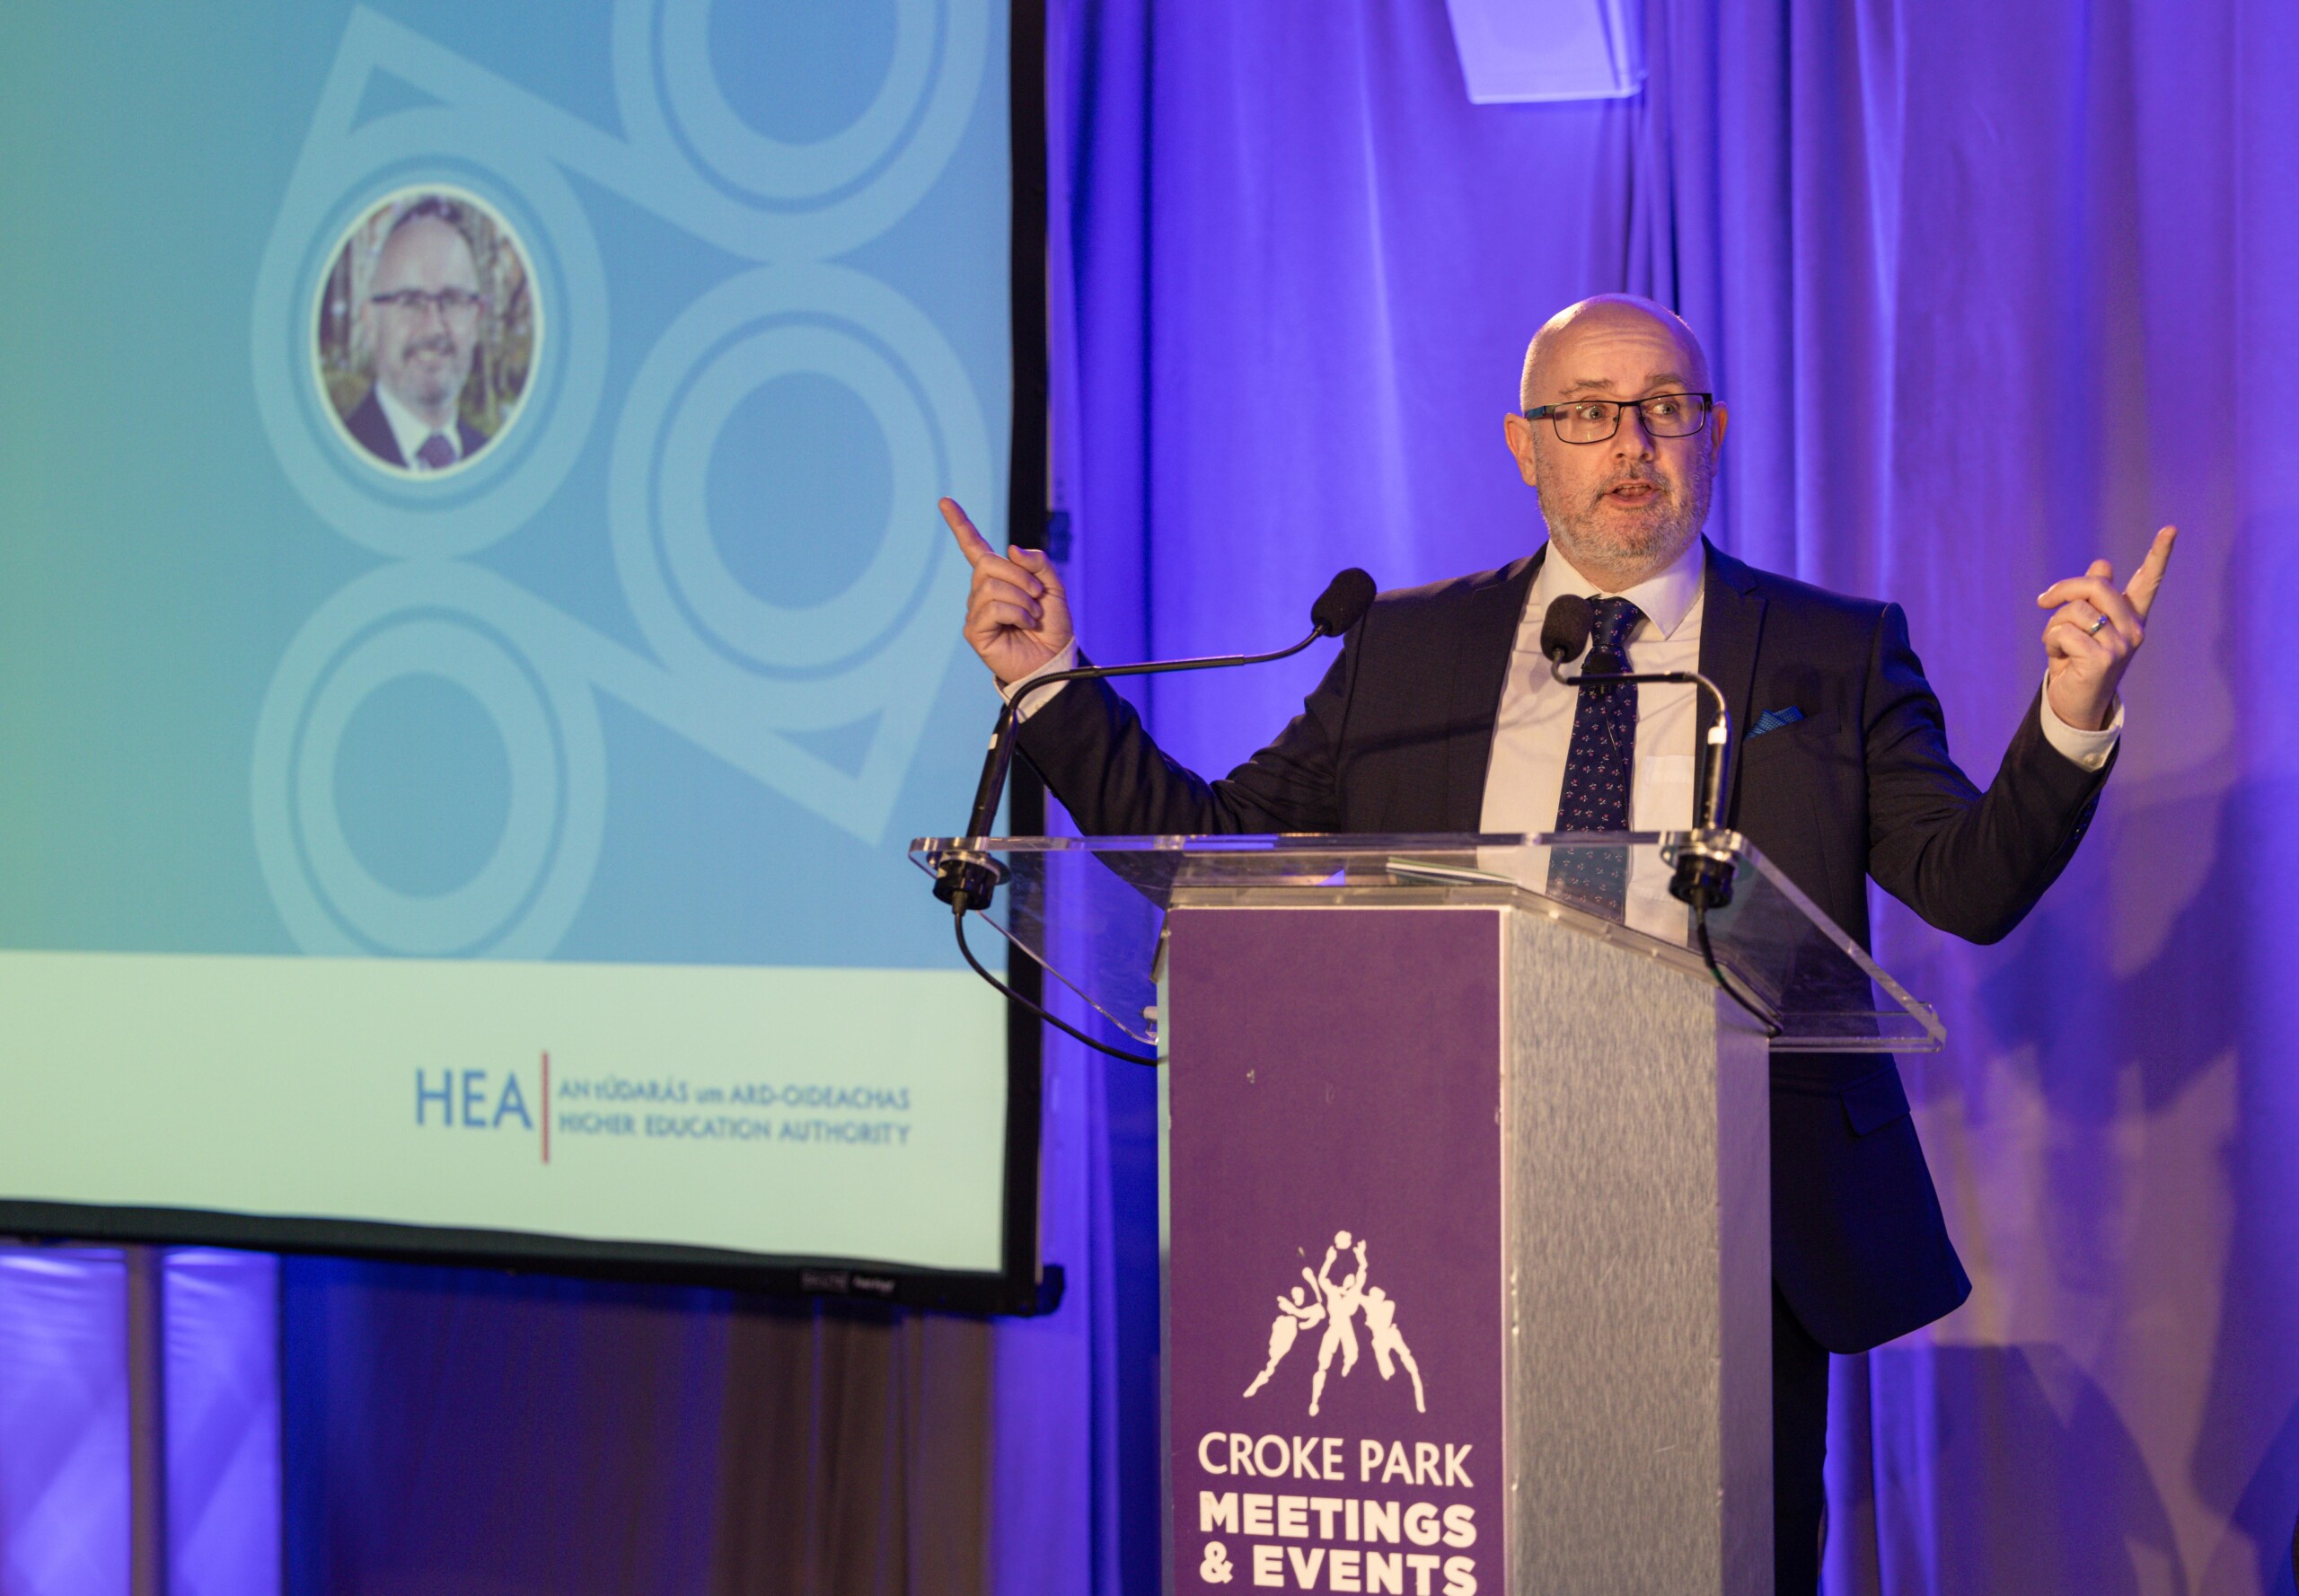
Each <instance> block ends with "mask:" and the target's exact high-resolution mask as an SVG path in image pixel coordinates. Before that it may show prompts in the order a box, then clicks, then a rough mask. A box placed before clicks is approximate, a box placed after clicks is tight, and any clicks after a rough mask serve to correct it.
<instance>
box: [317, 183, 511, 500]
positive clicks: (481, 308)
mask: <svg viewBox="0 0 2299 1596" xmlns="http://www.w3.org/2000/svg"><path fill="white" fill-rule="evenodd" d="M486 308H487V301H486V298H485V297H484V296H483V295H481V294H480V285H479V264H478V261H477V260H476V259H475V258H474V257H473V256H472V254H471V241H470V240H469V239H467V238H466V237H464V236H463V230H462V211H461V207H458V206H457V205H455V203H454V201H453V200H450V199H446V198H441V197H439V196H436V195H427V196H426V197H424V198H420V199H418V200H415V201H414V202H412V203H411V204H410V205H408V206H407V207H405V208H404V209H402V210H401V212H400V213H399V215H398V216H395V217H393V218H392V225H391V227H390V230H389V231H388V232H386V233H385V234H384V235H383V246H382V247H381V248H380V249H378V250H377V251H376V252H375V266H374V273H373V274H372V276H371V278H370V280H369V284H368V292H367V297H366V299H364V300H362V301H361V302H360V304H359V308H358V312H357V315H358V327H359V336H360V341H361V342H362V343H363V344H365V345H366V347H367V348H370V349H372V350H373V351H374V362H375V381H374V386H373V387H371V388H369V389H368V390H367V394H366V398H364V399H362V400H361V401H359V403H358V404H357V406H356V407H354V409H353V410H352V411H351V413H350V414H349V415H348V416H347V417H345V418H344V422H343V424H344V426H345V428H347V429H348V430H349V432H350V434H351V436H352V437H353V438H355V439H357V442H358V444H359V446H360V447H361V448H364V449H366V451H367V453H368V454H373V455H374V457H375V458H376V459H377V460H380V461H382V462H383V463H384V464H385V465H388V466H392V467H395V468H396V469H398V470H400V471H405V472H418V473H421V472H436V471H445V470H446V469H448V468H449V467H450V466H453V465H455V464H457V463H460V462H462V461H464V460H468V459H469V458H471V456H472V455H473V454H477V453H479V451H480V450H481V449H483V448H485V447H486V446H487V441H488V440H487V435H486V434H485V433H483V432H481V431H480V430H479V428H476V427H473V426H472V425H471V423H470V422H468V421H466V420H464V419H462V414H461V411H460V409H459V407H460V405H461V403H462V392H463V384H465V383H466V382H468V381H469V380H470V378H471V357H472V356H473V355H475V354H476V353H477V352H478V347H479V342H478V340H479V325H480V318H481V316H482V314H483V313H484V312H485V310H486Z"/></svg>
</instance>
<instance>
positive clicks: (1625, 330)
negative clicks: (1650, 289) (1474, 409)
mask: <svg viewBox="0 0 2299 1596" xmlns="http://www.w3.org/2000/svg"><path fill="white" fill-rule="evenodd" d="M1627 340H1634V341H1635V342H1638V343H1642V344H1645V345H1647V346H1651V345H1653V344H1654V343H1656V342H1658V343H1663V344H1665V345H1666V346H1667V348H1665V349H1655V351H1654V353H1653V354H1652V356H1651V357H1648V358H1647V359H1646V360H1645V362H1644V363H1645V364H1646V365H1649V366H1654V367H1655V368H1656V369H1654V370H1652V371H1648V372H1644V373H1643V374H1641V375H1643V376H1645V377H1646V378H1649V379H1650V380H1649V381H1648V382H1646V383H1645V384H1643V385H1642V386H1641V387H1640V389H1639V392H1652V391H1653V390H1655V389H1659V388H1683V389H1687V390H1690V391H1692V392H1703V393H1704V392H1708V390H1709V383H1708V356H1707V355H1706V354H1705V353H1704V351H1703V350H1702V348H1701V347H1700V339H1697V338H1695V337H1694V336H1693V331H1692V329H1691V328H1689V327H1687V326H1686V325H1685V323H1684V321H1683V319H1682V318H1681V317H1679V316H1678V314H1677V313H1676V312H1674V311H1672V310H1670V309H1669V307H1668V306H1667V305H1665V304H1659V303H1657V302H1655V301H1653V300H1650V299H1645V298H1642V297H1640V296H1639V295H1634V294H1599V295H1596V296H1594V297H1593V298H1590V299H1584V300H1582V301H1581V303H1580V304H1568V305H1566V306H1565V307H1564V308H1563V310H1561V311H1559V312H1557V313H1556V314H1555V315H1553V316H1551V317H1550V318H1549V319H1548V320H1547V321H1546V322H1543V323H1542V324H1541V330H1540V331H1538V332H1536V333H1534V334H1533V341H1532V342H1531V343H1530V344H1528V345H1527V346H1526V348H1525V369H1524V374H1523V375H1522V377H1521V378H1520V379H1519V382H1518V386H1517V408H1518V409H1519V410H1531V409H1532V408H1533V407H1534V406H1535V405H1537V404H1555V403H1556V402H1557V401H1560V400H1565V399H1571V398H1574V397H1576V396H1578V395H1580V394H1583V393H1585V394H1588V395H1590V396H1591V397H1596V398H1608V397H1609V398H1615V399H1619V398H1629V397H1634V395H1629V394H1621V393H1615V392H1611V391H1610V386H1609V384H1606V383H1604V382H1602V381H1601V380H1600V377H1599V362H1598V361H1597V360H1596V359H1595V357H1596V356H1598V355H1599V353H1601V352H1605V351H1608V350H1609V349H1610V348H1612V347H1615V346H1617V345H1619V344H1621V343H1623V342H1624V341H1627Z"/></svg>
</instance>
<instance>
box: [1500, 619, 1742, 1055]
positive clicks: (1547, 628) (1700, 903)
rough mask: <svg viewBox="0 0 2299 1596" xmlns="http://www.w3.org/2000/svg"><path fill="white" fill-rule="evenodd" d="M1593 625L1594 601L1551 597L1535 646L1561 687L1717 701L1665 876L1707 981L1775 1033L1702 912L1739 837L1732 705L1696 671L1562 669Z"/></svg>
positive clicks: (1733, 864) (1734, 862) (1719, 901)
mask: <svg viewBox="0 0 2299 1596" xmlns="http://www.w3.org/2000/svg"><path fill="white" fill-rule="evenodd" d="M1596 626H1597V613H1596V609H1595V607H1594V606H1593V605H1591V604H1590V603H1589V601H1588V600H1587V599H1585V598H1582V597H1581V595H1578V594H1573V593H1568V594H1566V595H1563V597H1561V598H1557V599H1555V600H1552V601H1551V602H1550V604H1549V606H1548V613H1546V614H1545V615H1543V616H1542V617H1541V652H1542V653H1543V654H1545V655H1546V656H1547V657H1548V662H1549V665H1548V674H1549V675H1550V677H1551V678H1552V679H1554V680H1555V681H1557V682H1559V683H1563V685H1565V686H1567V687H1579V686H1580V685H1581V684H1582V683H1590V682H1594V683H1621V684H1622V685H1624V686H1625V685H1628V684H1630V683H1641V682H1653V683H1662V684H1664V685H1674V686H1697V687H1699V688H1701V689H1703V690H1704V691H1705V692H1707V694H1708V696H1709V697H1710V698H1712V699H1713V700H1714V701H1716V719H1714V720H1713V722H1711V723H1710V725H1709V727H1708V736H1707V738H1706V740H1705V741H1704V744H1703V745H1702V747H1701V750H1700V782H1699V791H1698V793H1697V795H1696V797H1695V798H1694V799H1693V817H1692V834H1691V835H1690V836H1688V837H1687V838H1686V839H1685V841H1684V842H1683V844H1682V845H1681V846H1680V847H1678V850H1677V868H1676V874H1675V875H1674V876H1673V877H1670V879H1669V895H1671V896H1673V897H1675V898H1677V899H1678V900H1679V901H1681V902H1683V903H1685V904H1688V905H1690V907H1691V909H1692V934H1693V946H1694V947H1695V948H1696V949H1697V950H1698V952H1699V954H1700V957H1701V961H1702V962H1703V963H1704V964H1705V965H1706V966H1708V975H1709V979H1710V980H1712V981H1713V982H1715V983H1716V984H1717V986H1718V988H1719V989H1720V990H1722V992H1724V993H1725V995H1726V996H1728V997H1730V998H1731V1000H1732V1001H1734V1002H1736V1003H1738V1004H1739V1005H1740V1007H1741V1008H1743V1009H1745V1010H1748V1013H1749V1014H1750V1015H1752V1016H1753V1017H1754V1018H1756V1020H1757V1023H1758V1024H1759V1025H1761V1026H1763V1027H1764V1028H1765V1029H1766V1031H1767V1032H1768V1033H1770V1034H1772V1035H1774V1036H1777V1035H1778V1034H1779V1032H1780V1027H1779V1026H1778V1025H1777V1024H1776V1023H1775V1022H1774V1020H1773V1018H1772V1017H1771V1016H1770V1015H1768V1014H1766V1012H1765V1011H1764V1010H1763V1009H1762V1008H1761V1007H1760V1006H1759V1005H1758V1004H1757V1003H1756V1002H1755V1001H1751V1000H1750V999H1749V998H1748V996H1747V995H1746V994H1744V993H1743V992H1741V991H1740V987H1739V986H1738V985H1737V984H1735V983H1733V982H1731V981H1729V980H1727V979H1726V978H1725V975H1724V968H1723V966H1722V965H1720V964H1718V963H1717V962H1716V949H1715V948H1714V946H1713V944H1712V943H1711V942H1710V940H1709V937H1708V912H1709V911H1710V910H1711V909H1722V907H1724V905H1725V904H1729V903H1731V901H1732V875H1733V872H1734V871H1735V870H1736V869H1738V868H1739V866H1740V838H1739V837H1737V836H1735V835H1734V834H1733V833H1731V832H1729V831H1727V830H1725V829H1724V774H1725V763H1726V762H1727V761H1728V760H1729V759H1730V758H1731V748H1732V707H1731V705H1730V704H1728V703H1727V702H1725V701H1724V691H1723V689H1722V688H1721V687H1719V686H1717V685H1716V683H1713V682H1712V681H1710V680H1709V679H1708V678H1707V677H1706V676H1704V675H1701V674H1700V673H1699V672H1698V671H1576V672H1574V673H1573V674H1572V675H1569V676H1568V675H1565V674H1564V667H1565V666H1568V665H1570V664H1571V663H1572V661H1574V660H1576V659H1578V658H1580V657H1581V651H1582V650H1583V649H1585V648H1588V646H1589V636H1590V633H1591V632H1592V631H1594V630H1596Z"/></svg>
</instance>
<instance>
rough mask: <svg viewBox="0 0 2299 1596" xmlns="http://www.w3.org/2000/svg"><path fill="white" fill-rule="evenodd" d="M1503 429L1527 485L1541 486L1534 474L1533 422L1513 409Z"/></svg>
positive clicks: (1532, 486) (1510, 450)
mask: <svg viewBox="0 0 2299 1596" xmlns="http://www.w3.org/2000/svg"><path fill="white" fill-rule="evenodd" d="M1502 433H1503V435H1504V436H1506V437H1507V439H1508V443H1509V453H1510V454H1511V455H1513V456H1514V457H1515V458H1516V462H1517V474H1518V475H1519V476H1520V477H1522V478H1524V479H1525V486H1526V487H1528V488H1537V487H1539V486H1540V483H1539V481H1537V480H1536V477H1535V474H1534V473H1535V470H1536V468H1535V466H1534V463H1533V424H1532V423H1531V422H1530V421H1528V420H1526V419H1525V418H1524V417H1522V416H1520V415H1519V414H1518V413H1517V412H1516V411H1514V410H1511V411H1510V412H1509V415H1508V419H1507V420H1506V421H1505V422H1504V424H1503V426H1502Z"/></svg>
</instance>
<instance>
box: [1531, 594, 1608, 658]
mask: <svg viewBox="0 0 2299 1596" xmlns="http://www.w3.org/2000/svg"><path fill="white" fill-rule="evenodd" d="M1596 629H1597V612H1596V611H1595V609H1594V608H1592V607H1591V606H1590V603H1589V601H1588V600H1587V599H1585V598H1582V597H1581V595H1579V594H1577V593H1568V594H1566V595H1564V596H1563V597H1562V598H1559V599H1555V600H1554V601H1552V602H1551V603H1550V604H1549V606H1548V613H1547V614H1546V615H1544V616H1542V617H1541V652H1542V653H1543V654H1546V655H1547V656H1548V657H1549V658H1551V659H1553V660H1555V662H1556V663H1557V664H1559V665H1564V664H1567V663H1569V662H1570V661H1572V660H1575V659H1578V658H1580V657H1581V649H1583V648H1587V647H1588V646H1589V634H1590V632H1592V631H1594V630H1596Z"/></svg>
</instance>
